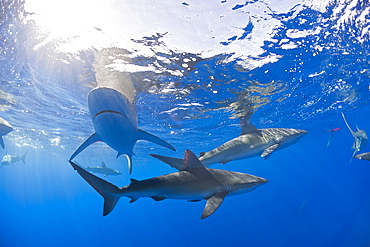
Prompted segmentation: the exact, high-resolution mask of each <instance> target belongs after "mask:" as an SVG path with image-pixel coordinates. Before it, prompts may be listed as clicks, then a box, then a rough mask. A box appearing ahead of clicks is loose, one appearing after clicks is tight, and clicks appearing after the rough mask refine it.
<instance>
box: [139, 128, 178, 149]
mask: <svg viewBox="0 0 370 247" xmlns="http://www.w3.org/2000/svg"><path fill="white" fill-rule="evenodd" d="M137 139H138V140H146V141H150V142H154V143H156V144H158V145H160V146H162V147H166V148H169V149H171V150H173V151H176V149H175V148H174V147H173V146H172V145H171V144H169V143H168V142H166V141H164V140H162V139H161V138H159V137H157V136H155V135H152V134H150V133H148V132H146V131H144V130H141V129H138V138H137Z"/></svg>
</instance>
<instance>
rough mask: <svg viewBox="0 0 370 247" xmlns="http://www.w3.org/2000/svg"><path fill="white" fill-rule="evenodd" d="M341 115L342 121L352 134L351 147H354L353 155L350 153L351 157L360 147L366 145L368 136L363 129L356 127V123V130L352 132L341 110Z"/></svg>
mask: <svg viewBox="0 0 370 247" xmlns="http://www.w3.org/2000/svg"><path fill="white" fill-rule="evenodd" d="M342 117H343V120H344V122H345V123H346V125H347V128H348V129H349V131H350V132H351V134H352V136H353V139H354V142H353V144H352V149H354V152H353V155H352V157H353V156H354V155H355V154H356V153H357V152H358V151H360V150H361V149H362V148H364V147H365V146H366V144H367V142H368V137H367V134H366V132H365V130H360V129H359V128H358V127H357V125H356V129H357V130H356V132H354V131H353V130H352V129H351V127H350V126H349V124H348V122H347V119H346V117H345V116H344V114H343V112H342Z"/></svg>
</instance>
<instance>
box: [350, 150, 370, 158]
mask: <svg viewBox="0 0 370 247" xmlns="http://www.w3.org/2000/svg"><path fill="white" fill-rule="evenodd" d="M354 157H355V158H356V159H360V160H370V152H369V153H363V154H358V155H355V156H354Z"/></svg>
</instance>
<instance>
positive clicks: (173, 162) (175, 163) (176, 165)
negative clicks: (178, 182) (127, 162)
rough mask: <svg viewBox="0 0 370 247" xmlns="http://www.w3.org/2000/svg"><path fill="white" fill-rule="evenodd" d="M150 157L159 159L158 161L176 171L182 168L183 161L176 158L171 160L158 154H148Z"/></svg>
mask: <svg viewBox="0 0 370 247" xmlns="http://www.w3.org/2000/svg"><path fill="white" fill-rule="evenodd" d="M150 155H151V156H152V157H154V158H157V159H159V160H160V161H162V162H164V163H166V164H168V165H170V166H172V167H173V168H176V169H177V170H182V168H183V167H184V160H183V159H178V158H172V157H167V156H162V155H158V154H150Z"/></svg>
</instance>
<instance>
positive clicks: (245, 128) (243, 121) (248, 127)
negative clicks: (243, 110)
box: [240, 116, 258, 135]
mask: <svg viewBox="0 0 370 247" xmlns="http://www.w3.org/2000/svg"><path fill="white" fill-rule="evenodd" d="M249 120H250V117H247V116H245V117H241V118H240V126H241V127H242V135H244V134H247V133H250V132H254V131H258V129H257V128H256V127H255V126H254V125H253V124H251V122H250V121H249Z"/></svg>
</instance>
